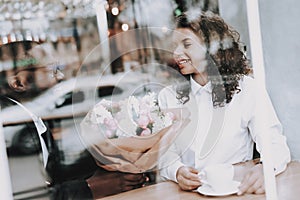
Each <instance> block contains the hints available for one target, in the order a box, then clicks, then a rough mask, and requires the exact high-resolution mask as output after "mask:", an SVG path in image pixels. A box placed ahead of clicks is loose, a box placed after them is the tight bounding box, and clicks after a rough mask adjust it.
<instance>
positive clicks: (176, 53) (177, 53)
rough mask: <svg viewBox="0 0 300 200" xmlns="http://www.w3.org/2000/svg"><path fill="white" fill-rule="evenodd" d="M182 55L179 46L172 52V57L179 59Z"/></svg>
mask: <svg viewBox="0 0 300 200" xmlns="http://www.w3.org/2000/svg"><path fill="white" fill-rule="evenodd" d="M182 54H183V51H182V48H181V47H180V46H177V47H176V48H175V49H174V51H173V55H174V57H179V56H180V55H182Z"/></svg>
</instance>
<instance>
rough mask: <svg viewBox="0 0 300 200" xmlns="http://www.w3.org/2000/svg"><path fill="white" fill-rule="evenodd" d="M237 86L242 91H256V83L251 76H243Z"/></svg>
mask: <svg viewBox="0 0 300 200" xmlns="http://www.w3.org/2000/svg"><path fill="white" fill-rule="evenodd" d="M239 86H240V89H241V90H242V91H243V90H246V91H255V90H256V89H257V82H256V80H255V79H254V78H253V77H252V76H243V77H242V78H241V80H240V83H239Z"/></svg>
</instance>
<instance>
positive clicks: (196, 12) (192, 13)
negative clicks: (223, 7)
mask: <svg viewBox="0 0 300 200" xmlns="http://www.w3.org/2000/svg"><path fill="white" fill-rule="evenodd" d="M201 14H202V11H201V8H200V7H194V8H191V9H189V10H188V11H187V12H186V16H187V20H188V21H189V22H192V21H194V20H197V19H198V18H199V17H200V16H201Z"/></svg>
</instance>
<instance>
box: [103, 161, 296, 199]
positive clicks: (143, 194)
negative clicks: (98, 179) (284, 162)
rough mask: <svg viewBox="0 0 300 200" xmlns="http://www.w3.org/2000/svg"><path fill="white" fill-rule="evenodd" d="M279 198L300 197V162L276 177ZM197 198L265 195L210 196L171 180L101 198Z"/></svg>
mask: <svg viewBox="0 0 300 200" xmlns="http://www.w3.org/2000/svg"><path fill="white" fill-rule="evenodd" d="M276 182H277V193H278V200H298V199H300V162H297V161H293V162H291V163H289V164H288V167H287V169H286V171H285V172H283V173H282V174H280V175H278V176H277V177H276ZM141 199H142V200H195V199H197V200H198V199H199V200H201V199H226V200H250V199H251V200H263V199H266V197H265V195H254V194H253V195H252V194H245V195H242V196H237V195H229V196H225V197H208V196H204V195H201V194H199V193H197V192H186V191H182V190H181V189H180V188H179V187H178V185H177V184H176V183H173V182H171V181H167V182H161V183H157V184H155V185H151V186H147V187H143V188H139V189H135V190H131V191H128V192H124V193H120V194H117V195H113V196H109V197H105V198H101V200H141Z"/></svg>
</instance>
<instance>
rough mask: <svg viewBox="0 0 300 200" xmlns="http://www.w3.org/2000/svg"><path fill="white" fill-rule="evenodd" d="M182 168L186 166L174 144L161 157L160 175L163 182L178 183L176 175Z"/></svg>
mask: <svg viewBox="0 0 300 200" xmlns="http://www.w3.org/2000/svg"><path fill="white" fill-rule="evenodd" d="M181 166H184V164H183V163H182V162H181V159H180V157H179V155H178V152H177V151H176V147H175V145H174V144H172V145H171V147H170V148H169V149H168V151H167V152H166V153H165V154H164V155H162V156H161V157H160V160H159V174H160V176H161V177H162V179H163V180H171V181H174V182H176V183H177V179H176V174H177V170H178V169H179V168H180V167H181Z"/></svg>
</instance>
